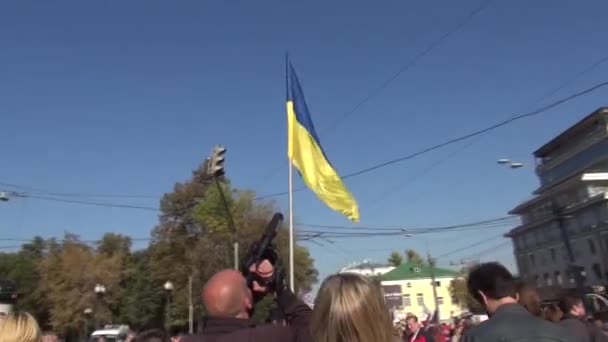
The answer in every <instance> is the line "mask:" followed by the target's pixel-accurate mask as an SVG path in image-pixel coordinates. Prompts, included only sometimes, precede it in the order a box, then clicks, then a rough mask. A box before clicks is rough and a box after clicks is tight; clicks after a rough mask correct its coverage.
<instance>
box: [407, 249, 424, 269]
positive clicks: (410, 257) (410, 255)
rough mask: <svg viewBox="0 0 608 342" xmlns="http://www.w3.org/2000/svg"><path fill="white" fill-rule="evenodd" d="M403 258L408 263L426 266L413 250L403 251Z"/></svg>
mask: <svg viewBox="0 0 608 342" xmlns="http://www.w3.org/2000/svg"><path fill="white" fill-rule="evenodd" d="M405 256H406V258H407V262H408V263H413V264H416V265H421V266H422V265H425V264H426V262H425V261H424V258H423V257H422V256H421V255H420V254H418V252H416V251H415V250H413V249H407V250H406V251H405Z"/></svg>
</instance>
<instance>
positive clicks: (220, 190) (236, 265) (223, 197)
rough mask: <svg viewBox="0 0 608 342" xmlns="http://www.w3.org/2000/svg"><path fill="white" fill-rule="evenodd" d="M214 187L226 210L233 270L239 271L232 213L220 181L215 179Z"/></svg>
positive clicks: (236, 237) (237, 247)
mask: <svg viewBox="0 0 608 342" xmlns="http://www.w3.org/2000/svg"><path fill="white" fill-rule="evenodd" d="M215 185H216V186H217V191H218V192H219V193H220V197H221V198H222V202H223V203H224V209H225V210H226V217H227V218H228V225H229V227H230V230H231V231H232V234H233V235H232V239H233V248H234V269H235V270H238V269H239V240H238V236H237V234H238V231H237V230H236V226H235V225H234V220H233V219H232V212H230V206H229V205H228V201H227V200H226V196H225V195H224V190H223V189H222V185H221V184H220V181H219V180H218V179H217V177H215Z"/></svg>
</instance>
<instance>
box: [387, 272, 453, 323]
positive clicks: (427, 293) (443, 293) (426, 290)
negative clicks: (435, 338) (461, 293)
mask: <svg viewBox="0 0 608 342" xmlns="http://www.w3.org/2000/svg"><path fill="white" fill-rule="evenodd" d="M433 273H434V274H435V282H436V290H437V302H438V304H439V318H440V319H441V320H449V319H450V318H451V317H455V316H458V315H460V314H461V313H462V308H461V306H460V303H459V302H458V300H456V299H455V298H452V296H451V295H450V290H449V287H450V283H451V282H452V280H454V279H455V278H456V277H457V276H458V275H457V273H456V272H454V271H450V270H446V269H441V268H437V267H434V268H433ZM432 284H433V283H432V281H431V269H430V267H429V266H421V265H417V264H413V263H405V264H402V265H400V266H398V267H396V268H395V269H394V270H392V271H390V272H388V273H386V274H384V275H383V276H382V288H383V290H384V295H385V298H386V299H387V300H386V302H387V305H388V307H389V309H391V311H392V312H393V314H394V317H395V318H405V316H406V315H407V314H408V313H412V314H415V315H416V316H417V317H418V318H420V319H424V318H425V317H426V316H427V315H428V314H430V313H432V312H434V311H435V300H434V297H433V286H432Z"/></svg>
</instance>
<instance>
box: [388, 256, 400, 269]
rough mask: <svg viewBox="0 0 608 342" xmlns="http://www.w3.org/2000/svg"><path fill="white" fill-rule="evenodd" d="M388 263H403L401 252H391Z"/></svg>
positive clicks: (396, 264)
mask: <svg viewBox="0 0 608 342" xmlns="http://www.w3.org/2000/svg"><path fill="white" fill-rule="evenodd" d="M388 263H389V264H390V265H391V266H395V267H397V266H399V265H401V264H402V263H403V257H402V256H401V254H399V252H392V253H391V255H390V257H389V258H388Z"/></svg>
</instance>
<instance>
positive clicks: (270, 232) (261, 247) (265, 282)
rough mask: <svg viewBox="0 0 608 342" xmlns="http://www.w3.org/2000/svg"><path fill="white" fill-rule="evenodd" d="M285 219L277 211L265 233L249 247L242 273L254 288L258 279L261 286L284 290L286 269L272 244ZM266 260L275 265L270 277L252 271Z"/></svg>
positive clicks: (250, 286) (248, 283)
mask: <svg viewBox="0 0 608 342" xmlns="http://www.w3.org/2000/svg"><path fill="white" fill-rule="evenodd" d="M282 221H283V215H282V214H281V213H275V214H274V215H273V216H272V219H271V220H270V222H269V223H268V225H267V226H266V230H264V234H263V235H262V237H261V238H260V240H258V241H257V242H255V243H254V244H253V245H252V246H251V248H250V249H249V253H247V257H246V258H245V262H244V263H243V264H242V266H241V273H243V275H244V276H245V278H246V279H247V286H249V288H253V282H254V281H256V282H257V283H258V284H259V285H260V286H263V287H269V288H271V290H273V291H276V292H280V291H282V290H283V287H284V285H283V284H282V283H284V278H285V275H284V270H283V267H282V265H281V260H280V258H279V256H278V254H277V252H276V250H275V248H274V247H273V246H272V242H273V240H274V238H275V237H276V236H277V232H278V230H279V225H280V224H281V222H282ZM264 260H268V261H270V263H271V264H272V265H273V267H274V272H273V275H272V276H271V277H269V278H263V277H260V276H259V275H258V274H256V273H254V272H251V271H250V268H251V266H252V265H255V266H256V268H257V267H258V266H259V265H260V263H261V262H262V261H264Z"/></svg>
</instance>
